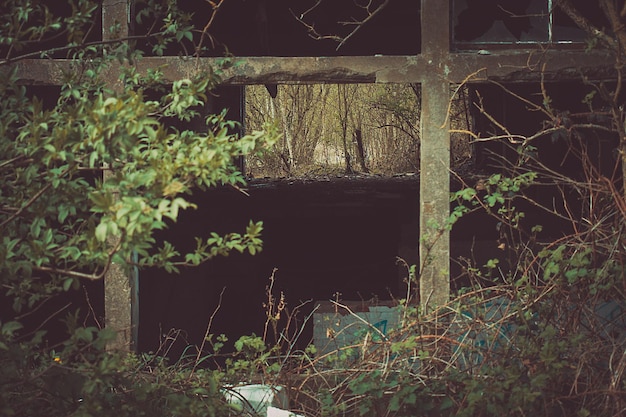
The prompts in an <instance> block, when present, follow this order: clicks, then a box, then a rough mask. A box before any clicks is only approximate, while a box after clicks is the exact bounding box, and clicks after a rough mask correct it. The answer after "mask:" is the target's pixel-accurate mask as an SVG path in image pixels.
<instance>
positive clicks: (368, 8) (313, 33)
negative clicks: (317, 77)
mask: <svg viewBox="0 0 626 417" xmlns="http://www.w3.org/2000/svg"><path fill="white" fill-rule="evenodd" d="M389 1H390V0H384V1H383V2H382V3H380V4H379V5H378V6H376V7H373V5H372V3H373V0H367V1H366V3H365V4H359V2H358V1H357V0H354V4H355V5H356V7H358V8H359V9H362V10H363V11H364V12H365V17H363V18H361V19H357V18H354V17H353V18H352V19H353V20H351V21H340V22H337V23H339V24H340V25H343V26H352V27H353V29H352V30H351V31H350V33H348V34H347V35H345V36H340V35H333V34H321V33H319V32H318V31H317V29H315V25H314V23H309V22H307V20H306V18H307V15H308V14H309V13H311V12H312V11H314V10H315V9H317V8H318V7H319V6H320V5H321V4H322V0H317V1H316V2H315V4H314V5H313V6H311V7H310V8H308V9H307V10H305V11H304V12H302V13H301V14H300V15H299V16H298V15H296V13H295V12H294V11H293V10H292V9H289V12H290V13H291V15H292V16H293V17H294V18H295V19H296V20H297V21H298V22H299V23H300V24H302V25H303V26H304V27H305V28H306V29H307V31H308V33H309V36H310V37H312V38H313V39H315V40H323V39H330V40H333V41H336V42H338V45H337V48H335V50H337V51H338V50H339V49H340V48H341V47H342V46H344V45H345V43H346V42H347V41H348V40H350V38H352V37H353V36H354V35H355V34H356V33H357V32H358V31H359V30H360V29H361V28H362V27H363V26H364V25H365V24H367V23H368V22H369V21H370V20H372V19H373V18H374V17H375V16H377V15H378V14H379V13H380V12H381V11H383V9H384V8H385V7H387V5H388V4H389Z"/></svg>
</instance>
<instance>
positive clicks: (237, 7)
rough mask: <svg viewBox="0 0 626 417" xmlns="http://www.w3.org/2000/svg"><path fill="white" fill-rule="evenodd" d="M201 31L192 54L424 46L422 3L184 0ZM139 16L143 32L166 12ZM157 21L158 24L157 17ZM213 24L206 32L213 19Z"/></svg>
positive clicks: (403, 51) (358, 51)
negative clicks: (217, 1) (215, 4)
mask: <svg viewBox="0 0 626 417" xmlns="http://www.w3.org/2000/svg"><path fill="white" fill-rule="evenodd" d="M178 7H179V8H180V9H181V10H182V11H185V12H188V18H189V20H188V22H187V24H189V25H194V26H195V27H196V28H197V30H194V31H193V32H192V33H190V37H191V38H192V39H187V40H186V48H185V49H186V51H184V52H185V53H186V54H189V55H191V54H198V55H200V56H222V55H224V54H226V55H235V56H285V57H288V56H292V57H298V56H339V55H344V56H345V55H366V56H372V55H376V54H381V55H415V54H417V53H419V51H420V11H419V2H402V1H392V2H388V1H383V0H374V1H370V2H361V1H358V0H342V1H321V2H320V1H317V0H303V1H297V2H294V1H291V0H228V1H225V2H223V3H221V5H220V7H219V10H218V11H217V12H216V13H215V16H214V18H213V19H212V20H211V17H212V14H213V9H212V8H211V7H210V6H209V4H208V3H206V2H198V1H195V0H185V1H179V2H178ZM137 15H139V16H140V17H141V19H140V22H137V19H133V21H134V23H133V26H134V29H133V30H134V32H135V33H136V34H137V35H142V34H146V33H150V32H152V33H154V32H156V31H155V28H160V27H161V26H162V25H163V22H164V20H163V19H164V18H165V17H166V11H165V10H164V11H163V14H162V15H159V16H144V15H142V14H141V8H140V7H139V6H138V7H137V10H135V16H137ZM155 21H156V22H157V24H156V25H155V26H153V23H154V22H155ZM209 21H211V22H212V23H211V25H210V27H209V28H208V30H207V31H206V32H204V31H203V30H202V29H203V28H205V26H206V25H207V22H209ZM155 45H156V43H151V41H150V40H148V42H147V43H142V44H141V45H137V47H138V48H140V49H142V50H144V52H146V53H148V54H163V55H179V54H180V53H181V51H180V50H174V49H172V48H166V49H161V50H159V49H158V48H155Z"/></svg>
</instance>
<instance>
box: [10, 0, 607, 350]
mask: <svg viewBox="0 0 626 417" xmlns="http://www.w3.org/2000/svg"><path fill="white" fill-rule="evenodd" d="M180 3H181V7H183V8H187V9H189V11H193V12H194V13H195V17H194V19H197V21H198V22H197V23H198V24H200V23H201V22H202V19H203V17H205V16H204V15H203V13H202V10H197V5H198V4H202V5H203V7H205V6H206V3H204V2H193V1H182V2H180ZM299 3H303V4H301V5H298V6H294V5H293V2H290V1H288V0H255V1H252V0H226V1H224V2H223V5H222V9H221V10H220V12H219V14H218V16H217V18H216V20H215V22H214V26H213V29H212V30H213V32H212V36H213V42H214V49H213V51H214V54H213V55H214V56H205V57H190V58H181V57H179V55H181V54H184V51H180V50H172V51H165V55H164V56H150V46H149V45H147V46H145V47H146V48H147V49H146V55H147V56H146V57H145V58H144V59H143V60H141V61H138V62H137V63H136V66H137V69H138V70H139V71H147V69H149V68H155V67H162V68H163V71H164V73H165V75H166V77H167V78H168V79H170V80H176V79H179V78H182V77H189V76H190V75H193V73H194V72H195V71H202V70H203V69H206V68H209V67H211V66H213V65H215V64H216V63H217V62H218V60H220V59H221V58H220V57H222V56H223V55H224V54H225V53H227V54H232V55H233V56H234V57H236V59H237V60H238V61H239V64H238V65H235V66H232V67H230V68H226V69H225V70H224V74H223V85H222V86H220V87H219V88H218V91H217V94H216V98H215V99H214V102H213V103H212V106H213V109H207V111H215V110H216V109H221V108H228V111H229V117H230V118H232V119H235V120H238V121H240V122H242V124H243V125H244V128H245V121H246V111H247V109H246V105H245V104H246V99H245V96H246V88H247V86H252V85H267V90H268V93H269V94H268V95H267V97H266V98H267V99H268V100H276V98H275V97H276V94H278V97H279V98H278V99H279V100H280V99H281V93H282V92H283V91H285V90H284V89H285V88H287V86H295V85H357V84H358V85H403V86H411V87H410V88H412V89H413V91H415V97H417V99H418V106H417V107H416V112H415V115H414V117H415V120H414V123H415V125H416V126H418V133H417V138H418V141H419V143H418V146H417V147H416V148H415V149H414V150H415V152H414V153H413V154H411V155H408V156H407V158H408V159H409V160H412V161H413V162H414V167H415V168H414V169H412V170H409V169H405V170H403V171H401V172H394V173H386V174H385V175H382V174H381V175H376V174H372V173H365V172H363V170H362V169H360V167H359V166H358V165H357V163H356V160H357V156H358V155H357V156H354V158H353V162H354V168H355V169H354V171H361V172H360V173H359V172H357V173H356V174H354V175H346V174H344V173H343V172H341V173H339V174H338V173H337V172H336V171H333V172H324V173H322V174H321V175H319V173H317V174H318V175H299V174H294V175H292V176H288V175H287V174H286V173H285V174H284V178H280V177H281V175H277V176H276V177H273V178H264V177H255V178H250V181H249V184H248V187H247V190H246V194H244V193H241V192H238V191H237V190H234V189H232V188H224V189H215V190H212V191H209V192H207V193H203V194H200V193H198V194H197V195H194V200H195V201H196V202H197V203H198V206H199V208H198V210H195V211H190V212H187V213H185V214H184V216H182V217H181V219H180V220H179V222H178V223H177V224H176V225H173V226H172V227H171V228H170V229H169V230H168V231H166V232H165V234H166V235H167V236H166V237H167V239H168V240H170V241H172V242H173V243H176V244H179V245H185V244H187V243H190V244H191V243H193V239H192V238H193V236H195V235H198V234H202V233H209V232H211V231H216V232H229V231H233V230H239V229H240V228H241V226H242V225H245V224H246V223H247V222H248V220H249V219H254V220H262V221H263V222H264V225H265V227H264V230H265V231H264V235H263V238H264V250H263V252H262V253H260V254H258V255H257V256H254V257H251V256H245V255H232V256H229V257H227V258H220V259H215V260H214V261H212V262H211V263H209V264H207V265H204V266H202V267H200V268H196V269H186V270H183V271H182V273H181V275H180V276H178V275H169V274H166V273H164V272H163V271H157V270H145V271H139V273H138V276H132V277H129V276H125V275H124V274H120V273H119V271H117V272H116V271H115V270H112V272H111V273H109V276H107V278H106V280H105V283H104V286H103V287H99V286H96V287H97V288H94V289H92V291H94V295H92V296H91V299H92V301H93V300H94V299H98V298H101V299H102V300H103V303H102V309H103V311H102V314H103V315H104V316H105V317H106V323H107V325H108V326H111V327H113V328H116V329H119V330H120V331H121V336H120V338H119V346H120V347H126V348H128V347H131V346H132V347H133V348H136V349H140V350H146V351H147V350H154V349H155V348H156V347H157V346H158V344H159V343H160V342H161V341H162V340H161V339H162V337H163V335H164V334H166V333H167V332H168V331H169V330H170V329H181V330H182V331H183V332H184V334H185V338H184V339H185V341H184V343H190V344H197V343H199V342H200V341H201V339H202V337H203V334H204V329H205V326H206V321H207V319H208V318H209V317H210V316H211V314H212V313H213V311H214V309H215V308H216V306H217V305H218V304H221V306H220V310H219V312H218V313H217V318H216V319H215V321H214V323H213V326H214V328H213V329H212V331H213V333H216V334H220V333H227V334H228V333H230V334H245V333H251V332H256V333H257V334H259V333H260V332H262V326H263V323H264V321H265V316H264V313H263V311H264V310H263V302H264V300H265V297H266V296H265V288H266V286H267V284H268V279H269V277H270V276H271V275H272V274H273V273H274V272H273V271H274V270H276V272H275V278H276V283H275V290H276V291H282V292H284V294H285V297H286V299H287V302H288V306H289V307H290V308H293V307H296V306H298V305H300V304H301V303H304V302H306V301H308V300H310V303H305V305H304V307H303V311H304V314H303V316H306V311H311V308H312V306H313V304H314V303H315V302H316V301H324V300H328V299H333V298H335V297H339V298H340V299H342V300H353V301H359V300H363V301H365V300H372V299H374V300H380V301H385V300H391V299H393V298H397V297H402V296H403V294H404V292H405V291H406V289H405V284H404V279H405V278H406V269H405V268H404V267H403V266H402V265H399V264H398V261H397V259H398V258H402V259H403V260H404V261H405V262H406V263H408V264H416V265H421V266H422V269H421V272H420V300H421V303H422V306H424V307H425V308H427V309H428V308H432V307H434V306H436V305H441V304H442V303H445V302H446V300H447V299H448V297H449V294H450V291H451V288H454V287H455V286H457V285H461V281H462V279H463V278H462V275H463V273H462V267H461V265H460V264H459V263H458V262H456V261H455V260H457V259H458V258H459V257H463V256H469V255H467V254H468V253H469V252H473V254H474V255H475V256H476V257H478V258H479V259H483V260H484V259H488V258H489V256H490V253H493V251H497V246H498V238H499V235H498V230H497V225H496V224H495V222H493V221H492V220H491V219H489V218H488V217H486V216H483V217H480V215H476V217H468V218H467V219H462V221H460V222H459V224H457V225H456V226H455V227H454V228H453V229H452V230H451V231H450V230H448V229H447V228H445V227H444V226H443V225H445V224H446V223H447V221H448V217H449V213H450V192H451V191H452V190H456V189H459V188H460V187H461V186H462V182H461V179H462V180H464V181H465V182H466V183H468V184H470V185H472V186H473V185H474V184H475V182H476V181H477V179H478V178H479V177H480V176H481V175H483V176H484V175H486V174H488V173H490V172H495V171H494V170H497V169H498V168H497V167H494V165H493V164H494V160H493V157H492V155H493V154H496V155H500V156H503V157H505V156H506V155H508V152H511V151H509V150H508V148H507V146H506V143H505V144H499V143H498V144H496V143H491V142H480V141H473V142H475V143H472V144H470V142H472V140H471V137H470V136H469V135H468V134H465V133H454V134H452V136H451V133H450V130H451V124H454V123H457V121H455V120H451V118H450V117H449V114H450V102H451V99H453V98H458V96H459V91H460V90H459V86H460V85H463V88H462V91H463V100H465V101H464V102H465V103H466V104H468V105H467V106H466V110H465V114H464V118H463V121H464V123H465V125H463V126H461V128H459V127H457V128H456V129H457V130H467V131H470V130H471V131H473V132H474V133H475V135H477V137H487V136H489V135H492V134H493V132H492V129H493V121H492V120H490V119H488V118H487V117H485V115H484V114H485V113H489V114H492V115H494V117H495V118H496V119H497V120H500V121H501V122H502V123H504V124H505V125H506V126H508V127H509V130H510V131H511V132H515V133H516V134H518V135H529V134H532V133H534V132H536V131H537V130H538V127H537V125H538V124H539V125H540V124H541V123H542V122H541V118H540V117H539V116H537V114H536V113H532V112H528V111H527V107H528V106H527V103H523V102H522V103H520V102H519V100H516V99H515V97H514V95H513V94H509V93H508V92H506V91H505V90H503V88H501V86H502V85H504V86H506V88H507V91H509V92H514V93H515V94H518V95H524V96H530V97H535V98H537V99H538V100H539V103H541V97H538V96H536V95H535V96H533V94H535V93H536V92H538V91H541V87H540V83H541V82H543V86H546V88H547V89H548V90H549V91H550V93H549V94H550V96H551V97H552V98H553V100H554V101H553V105H554V106H555V107H556V108H560V109H563V110H568V111H571V112H575V111H579V110H580V105H579V104H580V103H581V97H584V94H583V92H584V89H583V82H582V78H581V76H583V75H584V77H586V78H585V79H586V80H600V79H608V80H610V79H612V78H613V77H614V75H613V70H612V63H611V61H610V58H608V57H607V55H605V54H604V53H603V52H602V51H601V50H592V51H587V50H585V43H584V41H585V39H586V34H585V33H584V32H583V31H581V30H579V29H577V27H576V25H575V24H574V23H573V22H572V21H570V20H569V19H568V18H567V17H566V16H565V15H564V14H563V13H561V12H559V11H557V10H556V9H555V8H554V4H553V1H552V0H529V1H525V2H510V1H501V2H486V3H485V4H489V5H491V3H493V4H494V5H496V4H498V5H500V6H497V5H496V6H494V7H496V9H497V10H496V9H494V10H492V11H486V10H485V9H481V10H476V8H475V7H474V6H473V5H475V4H476V2H471V1H469V0H453V1H449V2H448V1H441V0H422V1H421V2H419V1H388V2H387V1H385V2H383V1H379V2H374V3H379V4H383V3H385V4H386V3H388V4H386V7H385V8H384V9H383V10H381V11H380V13H376V14H372V19H371V21H366V22H365V23H363V24H362V27H360V29H359V30H357V31H354V32H352V31H351V30H350V29H349V28H348V29H346V27H345V25H340V24H338V23H337V22H341V21H343V20H345V19H347V18H349V17H350V16H352V14H353V13H356V12H355V10H354V8H355V7H356V11H357V12H358V11H359V10H360V11H361V12H363V11H364V10H362V9H359V6H358V3H359V2H354V3H353V2H351V1H347V2H321V3H320V4H319V6H318V7H317V8H313V9H311V7H313V6H314V5H315V4H316V2H315V1H310V2H299ZM304 3H306V4H304ZM309 3H310V4H309ZM505 3H506V4H505ZM574 3H575V4H576V5H577V6H580V7H581V8H582V9H583V10H587V12H588V15H589V16H592V17H593V16H601V13H599V12H598V10H597V9H594V6H591V5H590V4H591V3H594V2H588V1H586V0H581V1H574ZM339 4H341V5H339ZM503 5H504V6H506V7H509V6H510V7H512V8H513V9H510V10H508V11H507V12H502V10H503V9H504V6H503ZM520 5H521V6H520ZM295 7H300V8H301V9H295ZM481 7H482V6H481ZM485 7H487V6H485ZM516 8H519V9H520V10H517V9H516ZM365 12H366V15H365V17H362V18H361V19H362V20H363V21H365V19H366V18H367V16H368V15H367V13H368V12H369V13H371V12H372V11H367V10H365ZM132 13H133V9H132V8H129V7H127V2H120V1H117V0H103V2H102V13H101V18H102V25H101V28H109V27H111V26H112V25H113V24H115V23H119V22H122V23H123V24H122V25H120V26H119V27H120V29H119V31H118V32H117V33H111V32H109V31H107V30H103V31H102V35H101V36H102V37H101V39H103V40H111V39H116V38H126V37H127V36H128V34H129V31H134V33H135V34H139V35H140V34H141V31H142V30H143V29H142V27H140V26H139V25H137V26H136V27H131V26H132V25H127V24H126V23H127V22H132V21H133V16H132ZM259 16H261V17H259ZM259 21H260V22H261V24H259ZM324 34H336V35H338V36H339V37H340V39H341V40H343V41H344V43H343V44H342V45H341V47H340V48H338V47H337V46H338V42H337V41H336V40H332V39H330V40H329V39H314V38H315V37H316V35H319V36H317V37H318V38H319V37H321V38H323V36H321V35H324ZM312 35H313V36H312ZM16 65H18V67H19V71H21V77H22V82H23V83H25V84H31V85H36V87H33V89H34V90H33V91H35V92H36V93H37V91H38V92H39V93H41V92H45V91H53V90H54V88H55V87H54V86H55V85H58V84H59V82H60V79H59V74H60V73H61V71H60V70H61V69H62V68H63V67H64V66H65V65H67V62H66V61H65V60H62V59H58V60H57V59H45V60H44V59H29V60H23V61H20V62H19V63H17V64H16ZM114 73H115V69H112V75H111V82H114V81H113V80H114V79H115V77H114V75H115V74H114ZM494 81H495V82H497V83H498V84H494V83H493V82H494ZM46 89H48V90H46ZM42 94H46V93H42ZM581 94H582V96H581ZM270 97H274V98H270ZM355 100H358V97H357V98H356V99H355ZM478 102H481V103H484V106H485V107H486V110H485V109H483V110H485V111H483V112H481V111H480V109H479V108H478V107H479V106H477V105H476V103H478ZM577 106H578V107H577ZM352 135H353V132H350V133H349V137H350V141H352ZM451 137H452V141H453V142H451ZM364 138H365V139H364V140H365V141H367V135H366V134H364ZM451 143H453V145H454V144H455V143H456V144H457V145H458V146H460V147H462V148H463V155H462V157H459V156H458V155H454V154H453V153H451ZM537 143H538V144H537V146H545V147H547V148H546V149H551V150H548V151H546V152H545V153H546V154H547V155H552V156H553V159H552V160H550V158H548V159H547V160H546V163H547V164H551V163H554V164H555V166H558V167H561V168H562V169H573V170H575V169H576V168H575V167H570V168H567V167H565V168H563V167H564V166H565V165H566V164H565V165H564V164H563V160H564V158H565V156H564V155H562V154H560V152H561V151H559V146H558V144H557V143H554V142H553V141H550V138H549V137H548V138H547V139H546V140H545V141H544V140H543V139H542V141H541V143H540V141H539V140H538V141H537ZM550 147H551V148H550ZM614 147H615V144H614V143H604V142H603V143H598V144H597V149H596V150H595V152H596V153H597V155H598V158H599V159H602V158H604V159H606V161H607V162H606V164H605V165H606V166H607V167H608V166H609V165H610V164H611V160H612V159H611V158H614V155H613V154H612V151H611V149H612V148H614ZM452 148H453V151H454V148H455V146H452ZM338 154H339V155H340V157H339V160H340V162H339V164H342V163H343V160H342V159H341V158H342V157H341V155H342V154H341V150H340V151H338ZM249 163H250V162H249ZM248 166H249V167H250V166H251V165H248ZM341 167H342V168H343V165H342V166H341ZM457 168H458V169H457ZM607 169H608V168H607ZM454 172H457V173H458V175H455V174H454ZM536 215H537V216H541V214H540V213H537V214H536ZM558 227H560V226H559V225H554V230H552V231H550V232H551V233H552V232H553V233H555V234H558V233H559V232H558ZM564 227H565V226H564ZM190 238H191V239H190ZM427 258H428V261H427V262H426V260H427ZM478 262H480V260H479V261H478ZM223 288H225V291H224V292H223V294H222V289H223ZM221 294H222V295H221ZM220 297H222V298H221V303H220ZM307 308H308V309H309V310H307ZM301 319H302V318H301ZM307 334H308V335H309V338H310V333H307ZM307 334H305V335H304V336H303V337H306V335H307ZM181 343H182V342H181Z"/></svg>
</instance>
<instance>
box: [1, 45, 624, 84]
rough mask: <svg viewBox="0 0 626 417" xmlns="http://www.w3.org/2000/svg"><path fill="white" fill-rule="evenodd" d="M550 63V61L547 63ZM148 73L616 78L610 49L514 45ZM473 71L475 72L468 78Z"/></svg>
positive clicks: (66, 65) (40, 71)
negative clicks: (440, 54) (437, 54)
mask: <svg viewBox="0 0 626 417" xmlns="http://www.w3.org/2000/svg"><path fill="white" fill-rule="evenodd" d="M544 64H545V66H544ZM13 65H16V66H17V67H18V72H19V75H20V78H21V83H22V84H39V85H58V84H61V83H62V82H63V78H64V74H65V73H71V72H75V70H74V69H73V66H74V65H77V63H76V62H72V61H70V60H63V59H58V60H49V59H46V60H44V59H41V60H39V59H29V60H23V61H19V62H17V63H15V64H13ZM136 66H137V69H138V70H139V71H140V72H142V73H145V72H147V70H148V69H157V68H160V69H161V70H162V71H163V73H164V75H165V77H166V78H167V79H169V80H176V79H181V78H191V77H193V76H194V74H197V73H199V72H206V71H215V70H218V69H219V72H220V75H221V78H222V81H223V83H224V84H230V85H246V84H264V83H286V84H289V83H375V82H378V83H420V82H423V81H425V80H429V79H432V78H431V77H433V76H434V75H438V77H441V78H442V79H445V80H446V81H449V82H451V83H459V82H462V81H464V80H465V81H469V82H477V81H484V80H486V79H495V80H501V81H536V80H539V79H540V76H541V72H542V71H544V78H545V79H546V80H553V79H558V80H568V79H579V78H580V76H581V74H586V75H589V76H591V77H592V78H614V77H615V70H614V65H613V63H612V61H611V59H610V57H608V56H607V55H606V54H604V53H601V52H593V53H586V52H584V51H556V50H548V51H543V52H542V51H537V50H512V51H498V53H493V54H489V53H488V52H487V51H482V52H481V53H478V52H472V53H469V52H468V53H451V54H449V55H448V57H447V59H446V58H445V56H444V58H440V59H439V60H437V62H433V60H431V59H429V58H428V57H426V56H424V55H416V56H371V57H362V56H355V57H300V58H291V57H245V58H239V57H236V58H230V59H224V58H180V57H145V58H143V59H141V60H139V61H138V62H137V63H136ZM470 74H475V75H474V76H473V77H471V78H468V76H469V75H470Z"/></svg>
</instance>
